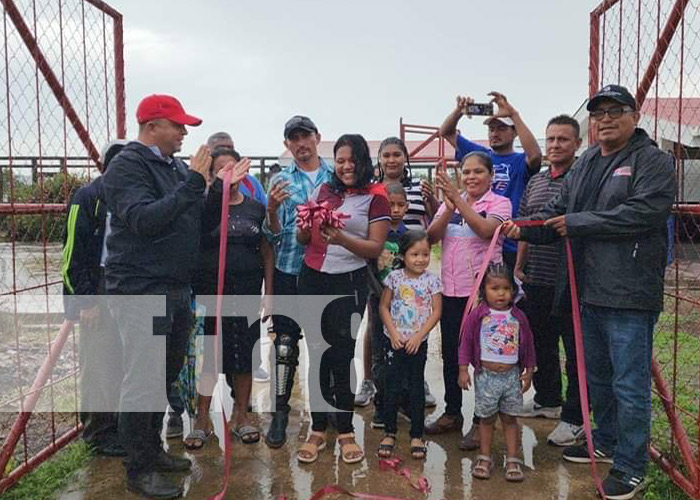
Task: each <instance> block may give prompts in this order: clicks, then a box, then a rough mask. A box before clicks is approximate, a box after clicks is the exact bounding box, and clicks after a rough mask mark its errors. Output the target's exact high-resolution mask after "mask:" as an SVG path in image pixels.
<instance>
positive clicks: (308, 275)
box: [299, 265, 368, 433]
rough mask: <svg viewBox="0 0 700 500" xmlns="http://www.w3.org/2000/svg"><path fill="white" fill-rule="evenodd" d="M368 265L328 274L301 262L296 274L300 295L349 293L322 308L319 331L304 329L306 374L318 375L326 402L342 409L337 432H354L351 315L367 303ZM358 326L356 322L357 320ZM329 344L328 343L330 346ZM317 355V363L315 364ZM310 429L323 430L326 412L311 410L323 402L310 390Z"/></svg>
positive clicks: (326, 424) (359, 315)
mask: <svg viewBox="0 0 700 500" xmlns="http://www.w3.org/2000/svg"><path fill="white" fill-rule="evenodd" d="M367 291H368V288H367V269H366V268H364V267H363V268H361V269H358V270H356V271H352V272H349V273H342V274H328V273H322V272H319V271H316V270H314V269H311V268H309V267H307V266H306V265H304V266H303V267H302V269H301V273H300V274H299V295H305V296H309V295H349V297H343V298H341V299H336V300H334V301H333V302H331V303H330V304H328V306H327V307H326V308H325V309H324V311H323V315H322V317H321V325H320V327H321V332H320V333H321V335H322V337H323V341H324V342H325V343H324V342H320V340H321V339H320V338H318V337H316V338H314V337H315V335H314V333H317V332H309V331H307V335H306V338H307V345H308V346H309V360H310V363H311V365H310V366H309V378H312V377H316V376H318V377H319V382H320V388H321V396H322V397H323V399H324V400H325V402H326V403H328V404H330V405H332V406H333V407H335V408H337V409H338V410H341V411H340V412H339V413H338V414H337V423H338V426H337V429H338V432H340V433H347V432H353V425H352V417H353V408H354V401H355V394H354V392H353V388H352V387H351V386H350V379H351V377H350V370H351V365H352V359H353V357H354V355H355V333H356V332H353V331H352V330H353V329H352V316H353V314H357V315H358V317H360V318H361V317H362V313H363V312H364V309H365V305H366V304H367ZM358 326H359V322H358ZM329 346H330V347H329ZM319 359H320V366H314V364H313V363H314V362H315V360H319ZM310 398H311V410H312V412H311V420H312V429H313V430H314V431H318V432H325V430H326V427H327V426H328V413H327V412H325V411H324V412H319V411H313V410H314V408H319V407H321V406H322V404H321V402H319V401H318V400H317V398H318V395H316V394H315V393H314V391H313V390H312V391H311V395H310Z"/></svg>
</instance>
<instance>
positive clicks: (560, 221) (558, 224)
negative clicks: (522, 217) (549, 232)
mask: <svg viewBox="0 0 700 500" xmlns="http://www.w3.org/2000/svg"><path fill="white" fill-rule="evenodd" d="M544 225H545V226H549V227H551V228H552V229H554V230H555V231H556V232H557V233H558V234H559V236H562V237H564V236H567V232H566V215H560V216H558V217H553V218H551V219H549V220H547V221H545V223H544Z"/></svg>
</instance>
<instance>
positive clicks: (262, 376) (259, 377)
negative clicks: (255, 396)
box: [253, 366, 270, 382]
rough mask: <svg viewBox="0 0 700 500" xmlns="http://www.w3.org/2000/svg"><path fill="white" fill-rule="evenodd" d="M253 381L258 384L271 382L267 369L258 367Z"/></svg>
mask: <svg viewBox="0 0 700 500" xmlns="http://www.w3.org/2000/svg"><path fill="white" fill-rule="evenodd" d="M253 380H254V381H256V382H267V381H269V380H270V374H269V373H267V371H266V370H265V368H263V367H262V366H258V368H257V369H256V370H255V371H254V372H253Z"/></svg>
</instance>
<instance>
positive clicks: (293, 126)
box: [284, 115, 318, 139]
mask: <svg viewBox="0 0 700 500" xmlns="http://www.w3.org/2000/svg"><path fill="white" fill-rule="evenodd" d="M295 130H305V131H306V132H314V133H316V134H318V129H317V128H316V124H315V123H314V122H312V121H311V118H309V117H308V116H301V115H294V116H292V117H291V118H290V119H289V120H287V123H285V124H284V138H285V139H289V136H290V135H291V133H292V132H293V131H295Z"/></svg>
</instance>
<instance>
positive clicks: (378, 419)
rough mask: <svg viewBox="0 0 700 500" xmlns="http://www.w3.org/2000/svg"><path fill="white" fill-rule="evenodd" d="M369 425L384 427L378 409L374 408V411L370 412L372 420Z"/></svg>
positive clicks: (374, 427)
mask: <svg viewBox="0 0 700 500" xmlns="http://www.w3.org/2000/svg"><path fill="white" fill-rule="evenodd" d="M369 425H370V426H371V427H372V429H383V428H384V421H383V420H382V417H381V415H380V412H379V410H377V409H376V408H375V409H374V413H373V414H372V422H371V423H370V424H369Z"/></svg>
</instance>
